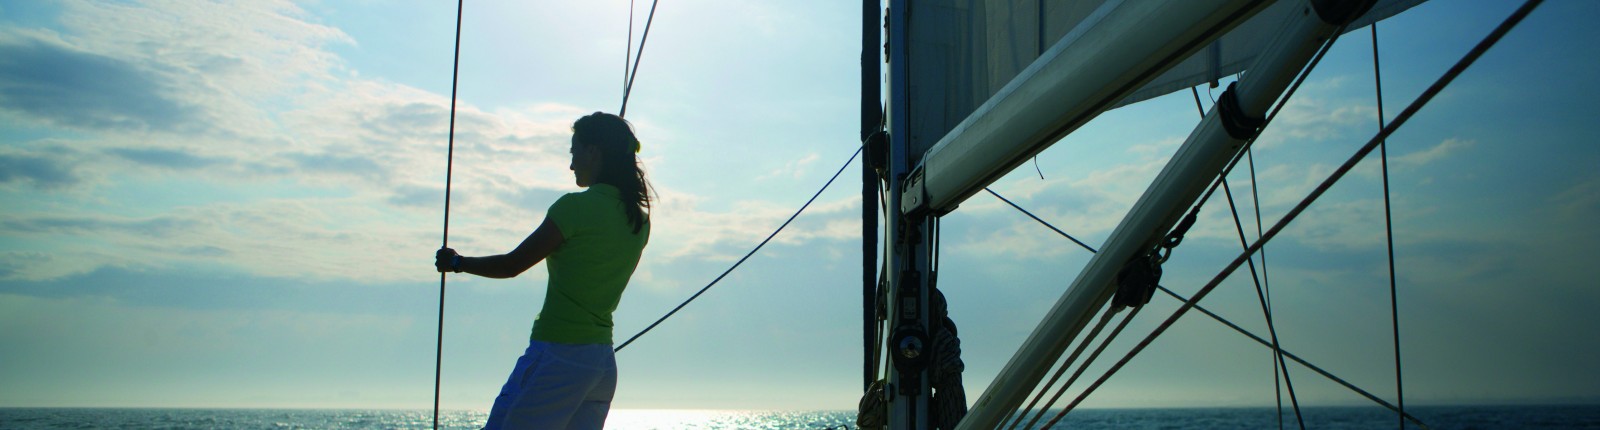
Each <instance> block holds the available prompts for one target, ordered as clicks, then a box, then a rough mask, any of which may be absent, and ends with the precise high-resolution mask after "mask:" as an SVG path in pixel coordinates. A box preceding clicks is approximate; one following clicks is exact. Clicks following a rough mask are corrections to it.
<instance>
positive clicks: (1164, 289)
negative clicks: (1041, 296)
mask: <svg viewBox="0 0 1600 430" xmlns="http://www.w3.org/2000/svg"><path fill="white" fill-rule="evenodd" d="M1017 209H1018V210H1023V211H1026V210H1025V209H1022V208H1017ZM1034 220H1035V221H1038V222H1039V223H1040V224H1043V225H1044V226H1045V227H1049V228H1050V229H1051V230H1054V231H1056V232H1057V233H1058V234H1061V235H1062V236H1063V237H1065V236H1066V234H1065V233H1062V232H1061V230H1060V229H1058V228H1056V227H1055V226H1054V225H1050V223H1049V222H1048V221H1044V220H1042V219H1039V218H1034ZM1091 252H1094V251H1093V250H1091ZM1156 288H1157V289H1159V290H1161V291H1162V292H1165V293H1167V295H1169V296H1172V297H1173V298H1175V299H1178V301H1180V302H1189V299H1187V298H1184V297H1183V296H1181V295H1179V294H1178V293H1175V292H1173V291H1172V290H1170V289H1168V288H1167V287H1163V286H1160V285H1157V286H1156ZM1194 308H1195V310H1197V311H1200V312H1201V313H1203V314H1205V315H1206V316H1208V317H1211V319H1213V320H1216V321H1217V322H1219V323H1222V324H1223V325H1226V326H1228V327H1229V328H1232V329H1233V330H1234V331H1237V332H1239V334H1242V335H1245V336H1247V337H1249V338H1250V339H1251V340H1254V341H1256V343H1259V344H1261V346H1265V347H1267V348H1272V343H1271V342H1270V341H1268V340H1266V339H1262V338H1261V337H1260V336H1257V335H1256V334H1255V333H1251V332H1250V331H1249V330H1245V329H1244V328H1243V327H1239V325H1238V324H1234V323H1233V322H1232V321H1228V319H1226V318H1223V317H1222V316H1220V315H1217V314H1216V313H1213V312H1211V311H1210V310H1207V309H1206V308H1205V307H1203V306H1200V305H1199V304H1195V305H1194ZM1102 318H1109V314H1107V315H1106V316H1102ZM1103 327H1104V322H1102V323H1100V324H1099V325H1097V326H1096V327H1095V328H1094V329H1092V330H1091V332H1090V334H1089V337H1090V338H1093V337H1095V333H1097V332H1098V331H1099V330H1100V329H1101V328H1103ZM1280 351H1281V350H1280ZM1281 352H1282V353H1283V356H1284V358H1287V359H1289V360H1292V361H1294V362H1295V363H1299V364H1300V365H1301V366H1305V367H1306V368H1307V369H1310V370H1311V371H1313V372H1316V373H1317V374H1319V375H1322V376H1323V377H1325V378H1328V380H1331V381H1333V382H1335V383H1338V384H1339V385H1342V386H1344V387H1345V388H1348V389H1350V390H1351V391H1354V392H1355V393H1356V394H1360V395H1362V396H1363V397H1366V398H1367V399H1370V400H1372V401H1373V402H1374V403H1377V404H1379V405H1381V406H1383V407H1385V408H1388V409H1389V410H1391V411H1396V412H1399V413H1401V414H1402V416H1403V417H1404V419H1408V420H1411V422H1413V423H1416V424H1417V425H1418V426H1421V427H1422V428H1424V429H1426V428H1428V426H1427V425H1426V424H1423V422H1422V420H1420V419H1418V418H1417V417H1415V416H1412V415H1410V414H1406V413H1405V412H1403V411H1401V410H1400V409H1399V408H1397V407H1395V405H1393V404H1390V403H1389V402H1388V401H1385V400H1383V399H1382V398H1379V397H1378V396H1375V395H1373V394H1372V393H1370V392H1368V391H1367V390H1363V389H1361V387H1357V386H1355V385H1354V384H1351V383H1350V382H1348V381H1345V380H1344V379H1343V378H1340V377H1338V376H1336V375H1334V374H1332V373H1329V372H1328V371H1326V370H1323V369H1322V368H1321V367H1317V366H1316V365H1314V364H1311V363H1310V362H1308V361H1305V360H1304V359H1301V358H1300V357H1299V356H1297V355H1294V353H1291V352H1289V351H1281ZM1074 355H1076V353H1074ZM1071 360H1072V359H1070V358H1069V359H1068V361H1071ZM1051 385H1053V383H1052V384H1047V385H1046V389H1048V388H1049V387H1050V386H1051ZM1034 403H1037V396H1036V399H1035V402H1034ZM1034 403H1030V404H1029V406H1028V409H1032V407H1033V404H1034ZM1014 413H1015V411H1013V414H1014ZM1280 419H1281V418H1280ZM1006 421H1010V418H1009V417H1008V418H1007V420H1006ZM1012 427H1013V428H1014V427H1015V425H1014V424H1013V425H1012Z"/></svg>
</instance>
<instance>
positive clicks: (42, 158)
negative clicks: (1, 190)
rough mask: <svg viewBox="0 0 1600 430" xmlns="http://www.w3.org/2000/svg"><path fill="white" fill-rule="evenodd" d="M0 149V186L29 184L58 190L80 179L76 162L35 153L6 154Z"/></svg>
mask: <svg viewBox="0 0 1600 430" xmlns="http://www.w3.org/2000/svg"><path fill="white" fill-rule="evenodd" d="M7 152H11V151H6V150H5V149H4V148H0V184H6V183H12V182H18V183H20V182H29V183H32V184H33V185H34V186H36V187H39V188H42V189H47V190H48V189H60V188H66V187H69V186H72V185H75V184H77V183H78V182H79V181H80V180H81V178H80V177H79V176H78V174H77V172H76V171H75V170H76V164H77V163H76V162H74V161H73V160H70V159H66V158H63V157H57V156H51V155H44V154H37V153H17V152H12V153H7Z"/></svg>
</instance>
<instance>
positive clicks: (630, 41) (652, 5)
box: [617, 0, 661, 118]
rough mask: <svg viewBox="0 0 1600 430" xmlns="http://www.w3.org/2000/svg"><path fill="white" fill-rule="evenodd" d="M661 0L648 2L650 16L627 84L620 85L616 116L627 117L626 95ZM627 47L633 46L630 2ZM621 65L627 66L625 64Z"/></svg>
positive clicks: (637, 73)
mask: <svg viewBox="0 0 1600 430" xmlns="http://www.w3.org/2000/svg"><path fill="white" fill-rule="evenodd" d="M659 3H661V0H654V1H651V2H650V16H649V17H647V18H645V20H644V35H643V36H639V52H638V53H637V54H635V55H634V57H633V71H632V72H629V73H628V76H627V81H628V82H627V84H626V85H623V86H622V108H621V109H618V110H617V116H618V117H621V118H627V117H628V96H629V95H632V94H633V80H634V79H635V78H638V77H639V59H640V58H642V57H644V43H645V42H646V41H648V40H650V24H651V23H652V22H655V20H656V5H657V4H659ZM628 47H629V49H632V47H633V7H632V4H631V2H630V4H629V7H628ZM623 67H627V65H626V64H624V65H623Z"/></svg>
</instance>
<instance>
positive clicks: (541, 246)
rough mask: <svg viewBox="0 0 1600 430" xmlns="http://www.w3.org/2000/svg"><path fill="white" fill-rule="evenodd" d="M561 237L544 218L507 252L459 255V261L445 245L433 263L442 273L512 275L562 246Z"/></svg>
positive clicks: (555, 228) (491, 276) (541, 259)
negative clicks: (473, 255) (479, 255)
mask: <svg viewBox="0 0 1600 430" xmlns="http://www.w3.org/2000/svg"><path fill="white" fill-rule="evenodd" d="M564 240H565V238H564V237H563V236H562V235H561V228H560V227H557V226H556V223H555V222H554V221H551V220H550V219H549V218H545V220H544V222H543V223H541V224H539V228H537V229H534V230H533V234H529V235H528V237H527V238H526V239H523V240H522V244H520V245H517V248H516V249H513V250H511V252H509V253H506V254H501V255H491V256H487V257H460V259H461V260H460V261H459V262H456V261H454V259H455V258H456V257H457V255H456V253H455V250H451V249H449V248H445V249H441V250H440V252H439V254H438V256H437V261H435V263H434V265H435V266H437V267H438V269H439V271H441V272H442V271H445V270H447V269H455V270H459V271H462V272H466V273H471V274H474V275H478V276H482V277H485V278H498V279H505V278H512V277H516V276H517V275H520V274H522V272H525V271H527V270H528V269H529V268H531V267H533V266H534V265H536V264H539V262H540V261H544V259H545V257H549V256H550V254H551V253H554V252H555V251H556V248H559V247H561V242H562V241H564Z"/></svg>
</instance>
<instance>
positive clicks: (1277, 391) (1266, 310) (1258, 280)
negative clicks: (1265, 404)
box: [1189, 87, 1305, 429]
mask: <svg viewBox="0 0 1600 430" xmlns="http://www.w3.org/2000/svg"><path fill="white" fill-rule="evenodd" d="M1189 92H1191V93H1193V94H1194V107H1195V109H1197V110H1199V111H1200V117H1201V118H1204V117H1205V115H1206V112H1205V108H1203V107H1202V106H1201V105H1200V92H1199V91H1198V90H1195V88H1194V87H1189ZM1286 100H1287V99H1286ZM1245 151H1246V152H1245V155H1246V156H1248V157H1250V193H1251V194H1252V195H1254V194H1255V192H1256V190H1257V189H1258V188H1260V187H1258V186H1256V184H1257V182H1256V179H1255V171H1256V170H1255V157H1254V156H1251V152H1250V151H1252V149H1248V148H1247V149H1245ZM1221 183H1222V192H1223V193H1224V194H1225V195H1227V197H1228V211H1229V212H1231V213H1232V214H1233V225H1234V228H1235V229H1236V230H1238V232H1239V246H1240V247H1246V246H1249V240H1247V239H1245V237H1244V226H1243V225H1242V224H1240V222H1239V209H1238V208H1237V207H1236V206H1234V204H1233V192H1232V191H1231V190H1230V189H1229V187H1228V179H1227V177H1226V175H1223V176H1222V180H1221ZM1255 209H1256V228H1257V231H1256V236H1257V237H1260V235H1261V232H1260V225H1261V204H1260V199H1259V198H1257V199H1256V202H1255ZM1262 256H1263V260H1262V263H1261V264H1262V267H1261V269H1262V274H1261V275H1259V276H1258V275H1257V274H1256V264H1255V260H1251V261H1250V262H1249V263H1250V280H1251V281H1254V283H1255V287H1256V298H1257V299H1259V300H1260V302H1261V313H1262V314H1263V315H1265V316H1266V319H1267V330H1268V331H1269V332H1270V333H1271V334H1272V350H1273V354H1272V366H1273V368H1272V390H1273V393H1274V398H1275V399H1276V400H1277V402H1278V407H1277V410H1278V414H1277V418H1278V428H1280V429H1281V428H1283V391H1282V389H1283V388H1282V386H1283V385H1284V384H1285V383H1287V384H1288V387H1289V400H1290V403H1291V405H1292V406H1293V407H1294V414H1295V418H1296V419H1298V420H1299V421H1300V428H1302V429H1304V428H1305V421H1304V420H1303V419H1300V416H1301V415H1300V401H1299V399H1298V398H1297V396H1295V391H1294V382H1292V381H1290V379H1289V368H1288V366H1287V365H1285V364H1284V363H1283V350H1282V348H1280V346H1279V345H1280V344H1279V343H1278V330H1277V328H1276V327H1275V325H1274V324H1273V319H1272V306H1271V304H1270V303H1269V301H1270V299H1271V295H1270V291H1268V292H1263V287H1262V285H1263V284H1264V282H1263V280H1264V279H1263V278H1265V277H1266V274H1265V272H1266V260H1265V256H1266V254H1265V253H1263V254H1262Z"/></svg>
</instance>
